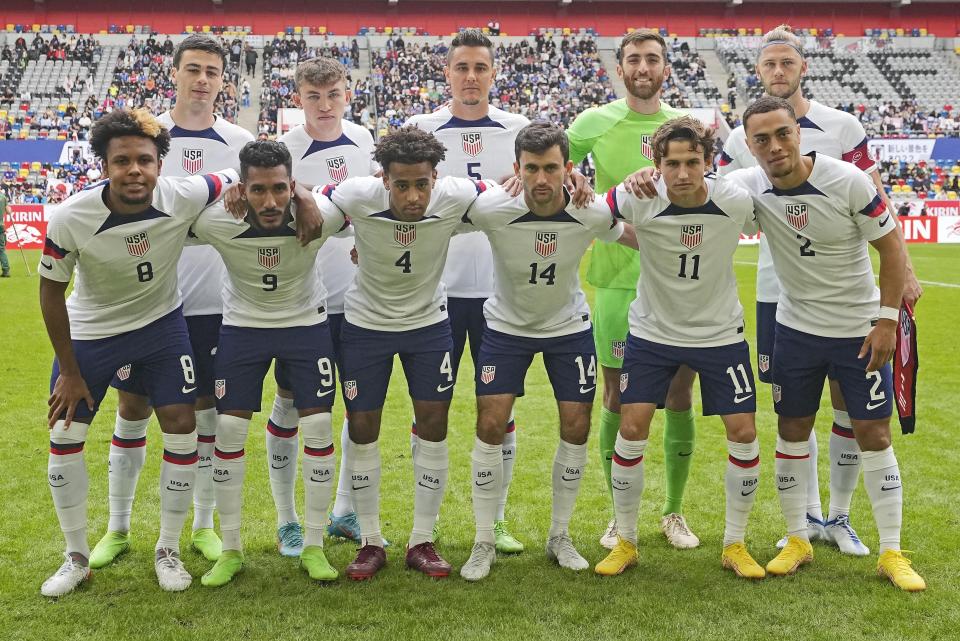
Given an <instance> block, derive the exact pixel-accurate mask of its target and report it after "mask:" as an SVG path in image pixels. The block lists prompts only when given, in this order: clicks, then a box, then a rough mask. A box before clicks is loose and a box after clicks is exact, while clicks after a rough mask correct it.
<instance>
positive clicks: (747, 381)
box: [727, 363, 753, 396]
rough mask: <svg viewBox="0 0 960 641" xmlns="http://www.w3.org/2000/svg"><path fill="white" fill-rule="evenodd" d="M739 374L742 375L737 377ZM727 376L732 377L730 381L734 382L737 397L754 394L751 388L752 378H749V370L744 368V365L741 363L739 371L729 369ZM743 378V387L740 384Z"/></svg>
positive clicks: (738, 366)
mask: <svg viewBox="0 0 960 641" xmlns="http://www.w3.org/2000/svg"><path fill="white" fill-rule="evenodd" d="M737 372H739V373H740V375H739V376H737ZM727 374H729V375H730V380H732V381H733V391H734V393H735V394H736V395H737V396H739V395H740V394H744V393H746V394H752V393H753V388H752V387H751V386H750V377H749V376H747V368H745V367H744V366H743V363H739V364H738V365H737V369H734V368H732V367H728V368H727ZM741 378H742V379H743V385H741V384H740V380H741Z"/></svg>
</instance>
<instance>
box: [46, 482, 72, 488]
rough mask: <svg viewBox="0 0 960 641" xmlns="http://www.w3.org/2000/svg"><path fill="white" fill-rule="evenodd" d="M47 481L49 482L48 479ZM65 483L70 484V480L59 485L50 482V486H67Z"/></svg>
mask: <svg viewBox="0 0 960 641" xmlns="http://www.w3.org/2000/svg"><path fill="white" fill-rule="evenodd" d="M48 482H49V481H48ZM67 485H70V481H67V482H66V483H63V484H61V485H54V484H53V483H50V487H64V486H67Z"/></svg>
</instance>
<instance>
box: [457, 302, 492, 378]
mask: <svg viewBox="0 0 960 641" xmlns="http://www.w3.org/2000/svg"><path fill="white" fill-rule="evenodd" d="M485 302H487V299H486V298H448V299H447V315H448V316H449V317H450V331H451V332H453V352H452V356H453V376H454V378H456V376H457V372H458V371H459V370H460V359H461V358H463V352H464V350H465V349H466V346H467V338H469V339H470V356H471V357H472V358H473V368H474V369H477V357H478V356H479V355H480V344H481V343H482V341H483V333H484V332H485V331H486V329H487V320H486V318H485V317H484V316H483V304H484V303H485Z"/></svg>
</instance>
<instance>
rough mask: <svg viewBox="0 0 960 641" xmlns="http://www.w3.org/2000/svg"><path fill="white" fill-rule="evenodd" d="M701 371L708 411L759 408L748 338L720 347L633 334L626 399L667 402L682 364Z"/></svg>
mask: <svg viewBox="0 0 960 641" xmlns="http://www.w3.org/2000/svg"><path fill="white" fill-rule="evenodd" d="M681 365H686V366H687V367H689V368H690V369H692V370H693V371H695V372H696V373H697V374H698V375H699V376H700V397H701V399H702V400H703V415H704V416H713V415H716V414H719V415H720V416H726V415H727V414H743V413H752V412H756V411H757V393H756V387H755V385H754V381H753V369H752V368H751V367H750V347H749V346H747V342H746V341H741V342H739V343H733V344H732V345H722V346H720V347H675V346H673V345H663V344H660V343H654V342H651V341H648V340H644V339H642V338H637V337H636V336H634V335H633V334H628V335H627V348H626V353H625V354H624V357H623V369H622V371H621V374H620V402H621V403H622V404H624V405H626V404H627V403H654V404H656V406H657V407H660V408H662V407H663V405H664V403H665V402H666V400H667V389H668V388H669V387H670V381H672V380H673V377H674V375H675V374H676V373H677V369H679V367H680V366H681Z"/></svg>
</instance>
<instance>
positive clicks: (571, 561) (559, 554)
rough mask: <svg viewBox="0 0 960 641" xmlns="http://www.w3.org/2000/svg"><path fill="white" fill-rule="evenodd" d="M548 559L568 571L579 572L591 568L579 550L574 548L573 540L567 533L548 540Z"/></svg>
mask: <svg viewBox="0 0 960 641" xmlns="http://www.w3.org/2000/svg"><path fill="white" fill-rule="evenodd" d="M547 558H548V559H550V560H551V561H555V562H556V563H557V564H558V565H559V566H560V567H562V568H566V569H568V570H577V571H579V570H586V569H587V568H589V567H590V563H588V562H587V560H586V559H585V558H583V557H582V556H580V553H579V552H577V548H575V547H574V546H573V539H571V538H570V535H569V534H567V533H566V532H564V533H563V534H559V535H557V536H551V537H550V538H549V539H547Z"/></svg>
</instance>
